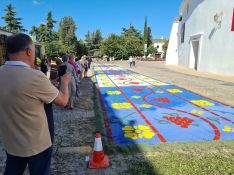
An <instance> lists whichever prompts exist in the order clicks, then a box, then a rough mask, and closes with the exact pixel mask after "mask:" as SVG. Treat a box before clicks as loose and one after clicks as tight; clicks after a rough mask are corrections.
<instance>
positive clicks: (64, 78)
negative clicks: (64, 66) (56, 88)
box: [61, 73, 71, 85]
mask: <svg viewBox="0 0 234 175" xmlns="http://www.w3.org/2000/svg"><path fill="white" fill-rule="evenodd" d="M70 81H71V75H70V74H69V73H65V74H64V75H63V76H61V84H64V85H68V83H69V82H70Z"/></svg>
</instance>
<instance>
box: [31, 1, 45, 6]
mask: <svg viewBox="0 0 234 175" xmlns="http://www.w3.org/2000/svg"><path fill="white" fill-rule="evenodd" d="M41 4H43V1H40V0H33V5H41Z"/></svg>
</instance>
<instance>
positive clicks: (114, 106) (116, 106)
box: [111, 102, 132, 109]
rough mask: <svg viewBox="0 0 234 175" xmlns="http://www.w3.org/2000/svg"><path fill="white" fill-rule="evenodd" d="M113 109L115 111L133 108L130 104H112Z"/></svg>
mask: <svg viewBox="0 0 234 175" xmlns="http://www.w3.org/2000/svg"><path fill="white" fill-rule="evenodd" d="M111 106H112V108H114V109H130V108H132V105H131V104H130V103H127V102H124V103H112V104H111Z"/></svg>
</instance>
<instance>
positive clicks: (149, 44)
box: [147, 27, 153, 47]
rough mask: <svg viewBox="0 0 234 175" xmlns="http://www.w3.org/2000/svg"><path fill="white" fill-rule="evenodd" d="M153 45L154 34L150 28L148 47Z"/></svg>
mask: <svg viewBox="0 0 234 175" xmlns="http://www.w3.org/2000/svg"><path fill="white" fill-rule="evenodd" d="M152 44H153V38H152V32H151V28H150V27H148V32H147V46H148V47H150V46H151V45H152Z"/></svg>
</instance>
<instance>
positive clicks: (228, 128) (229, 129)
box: [223, 126, 234, 132]
mask: <svg viewBox="0 0 234 175" xmlns="http://www.w3.org/2000/svg"><path fill="white" fill-rule="evenodd" d="M223 131H224V132H234V128H231V127H230V126H224V127H223Z"/></svg>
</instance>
